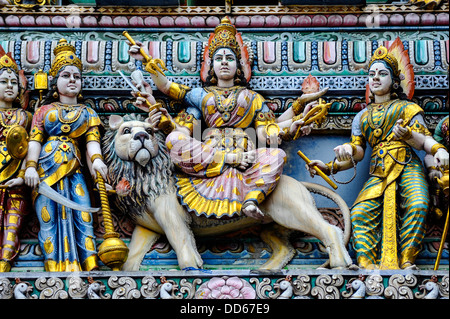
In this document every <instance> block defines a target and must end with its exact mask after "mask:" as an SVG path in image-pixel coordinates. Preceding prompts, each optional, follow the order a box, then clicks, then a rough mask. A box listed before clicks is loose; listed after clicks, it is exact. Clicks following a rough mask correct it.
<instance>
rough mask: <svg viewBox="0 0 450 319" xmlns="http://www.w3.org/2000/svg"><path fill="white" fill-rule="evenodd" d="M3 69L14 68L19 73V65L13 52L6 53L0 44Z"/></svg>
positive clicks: (0, 65) (1, 67)
mask: <svg viewBox="0 0 450 319" xmlns="http://www.w3.org/2000/svg"><path fill="white" fill-rule="evenodd" d="M1 69H13V70H14V71H15V72H16V73H19V67H18V66H17V63H16V61H15V60H14V59H13V57H12V55H11V52H8V53H6V52H5V50H4V49H3V47H2V46H1V45H0V70H1Z"/></svg>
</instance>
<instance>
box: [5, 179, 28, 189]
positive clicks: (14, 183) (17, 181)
mask: <svg viewBox="0 0 450 319" xmlns="http://www.w3.org/2000/svg"><path fill="white" fill-rule="evenodd" d="M23 183H24V180H23V178H22V177H17V178H13V179H10V180H9V181H7V182H6V183H5V185H6V186H8V187H9V188H12V187H16V186H20V185H23Z"/></svg>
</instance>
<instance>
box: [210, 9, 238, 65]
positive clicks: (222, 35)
mask: <svg viewBox="0 0 450 319" xmlns="http://www.w3.org/2000/svg"><path fill="white" fill-rule="evenodd" d="M219 48H228V49H231V50H232V51H233V52H234V53H235V54H236V56H237V57H238V58H240V55H241V50H240V47H239V43H238V42H237V40H236V28H235V27H234V25H232V24H231V22H230V20H229V19H228V18H227V17H225V18H223V19H222V20H221V21H220V24H219V25H218V26H217V27H216V28H215V29H214V37H213V38H212V40H211V41H210V43H209V57H210V58H212V57H213V55H214V53H215V52H216V51H217V49H219Z"/></svg>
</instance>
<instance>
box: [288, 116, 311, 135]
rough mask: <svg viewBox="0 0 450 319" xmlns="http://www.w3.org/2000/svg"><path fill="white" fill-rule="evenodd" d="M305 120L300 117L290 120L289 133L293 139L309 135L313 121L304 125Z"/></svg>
mask: <svg viewBox="0 0 450 319" xmlns="http://www.w3.org/2000/svg"><path fill="white" fill-rule="evenodd" d="M304 124H305V122H304V121H303V120H302V119H299V120H297V121H294V122H292V124H291V126H290V128H289V134H290V135H291V136H293V139H294V140H296V139H298V138H299V137H302V136H305V135H309V134H310V133H311V131H312V126H313V123H311V124H309V125H304Z"/></svg>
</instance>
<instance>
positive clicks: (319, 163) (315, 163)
mask: <svg viewBox="0 0 450 319" xmlns="http://www.w3.org/2000/svg"><path fill="white" fill-rule="evenodd" d="M314 166H316V167H317V168H319V169H320V170H321V171H323V172H325V171H326V170H327V166H326V165H325V163H324V162H322V161H321V160H312V161H311V162H309V164H306V170H307V171H308V172H309V174H310V175H311V177H314V176H316V175H317V171H316V170H315V168H314Z"/></svg>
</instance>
